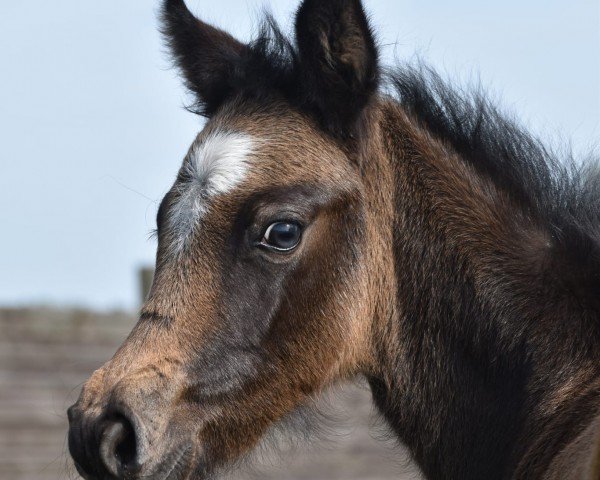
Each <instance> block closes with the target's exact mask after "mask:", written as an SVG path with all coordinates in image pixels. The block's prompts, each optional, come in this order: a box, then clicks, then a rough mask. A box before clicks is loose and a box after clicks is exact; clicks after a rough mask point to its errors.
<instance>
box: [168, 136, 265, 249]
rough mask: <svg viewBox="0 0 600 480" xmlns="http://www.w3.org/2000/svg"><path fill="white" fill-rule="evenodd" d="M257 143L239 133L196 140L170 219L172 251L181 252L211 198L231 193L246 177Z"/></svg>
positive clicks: (185, 164)
mask: <svg viewBox="0 0 600 480" xmlns="http://www.w3.org/2000/svg"><path fill="white" fill-rule="evenodd" d="M254 143H255V142H254V141H253V139H252V137H250V136H249V135H246V134H243V133H238V132H227V131H217V132H214V133H212V134H210V135H209V136H208V137H206V138H205V139H203V140H197V141H196V142H195V143H194V144H193V145H192V148H191V149H190V152H189V154H188V156H187V158H186V159H185V161H184V165H183V172H184V177H185V178H186V180H185V181H183V182H180V183H179V184H178V185H177V190H178V193H179V199H178V200H177V203H176V204H174V205H173V207H172V209H171V212H170V216H169V230H170V233H171V242H172V245H171V248H172V249H173V250H174V251H175V252H179V251H181V250H182V249H183V248H184V247H185V245H186V242H187V241H188V239H189V238H190V236H191V234H192V233H193V231H194V228H195V226H196V225H197V224H198V222H199V221H200V219H201V218H202V216H203V215H204V214H205V213H206V211H207V210H208V204H209V201H210V199H211V198H213V197H215V196H217V195H223V194H225V193H227V192H230V191H231V190H232V189H233V188H234V187H235V186H236V185H238V184H239V183H240V182H241V181H242V180H243V179H244V178H245V176H246V172H247V171H248V167H249V161H250V157H251V155H252V153H253V151H254Z"/></svg>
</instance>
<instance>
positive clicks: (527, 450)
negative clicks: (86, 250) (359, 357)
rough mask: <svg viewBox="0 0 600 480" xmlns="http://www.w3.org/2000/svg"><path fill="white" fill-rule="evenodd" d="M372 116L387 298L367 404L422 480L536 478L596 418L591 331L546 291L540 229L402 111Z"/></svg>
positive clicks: (598, 387)
mask: <svg viewBox="0 0 600 480" xmlns="http://www.w3.org/2000/svg"><path fill="white" fill-rule="evenodd" d="M380 114H381V121H380V124H379V126H380V128H381V130H380V135H379V137H380V138H381V142H382V143H383V145H382V146H381V148H380V149H379V151H384V152H386V154H385V155H384V158H379V159H377V160H376V161H377V163H378V164H379V165H378V167H377V168H371V170H372V171H373V172H378V173H379V175H380V176H381V175H383V177H384V181H382V182H375V183H377V188H378V189H379V191H380V192H379V193H378V194H377V195H376V196H377V197H378V198H388V199H389V198H393V202H392V203H393V208H394V209H395V214H394V216H393V218H394V221H393V222H391V224H393V229H392V231H391V232H390V234H389V236H390V238H391V245H392V246H391V249H392V250H391V251H390V255H391V256H393V259H394V262H393V269H394V273H393V275H394V279H393V285H394V288H393V289H392V290H390V291H393V292H395V294H391V295H389V296H388V298H386V302H387V303H386V305H385V307H382V308H381V310H383V311H385V312H387V313H390V312H392V313H393V314H391V315H386V316H385V318H384V319H383V320H381V322H382V323H385V325H383V327H382V329H381V331H385V332H386V333H385V335H383V334H382V335H380V337H379V338H378V339H377V341H376V342H375V345H376V346H375V347H374V350H375V352H376V353H375V355H376V363H377V365H378V370H376V371H375V373H374V374H373V375H372V376H371V379H370V381H371V386H372V389H373V395H374V399H375V401H376V403H377V405H378V408H379V409H380V410H381V412H382V413H383V415H384V416H385V417H386V419H387V420H388V422H389V423H390V425H391V427H392V428H393V429H394V431H395V432H396V433H397V435H398V436H399V437H400V439H401V440H402V441H403V442H404V443H406V444H407V446H408V447H409V448H410V449H411V451H412V453H413V455H414V457H415V460H416V461H417V463H419V465H420V467H421V469H422V470H423V472H424V474H425V475H426V477H427V478H429V479H438V478H440V479H442V478H443V479H461V480H464V479H481V478H486V479H504V478H540V477H541V476H542V475H543V472H544V471H545V470H546V469H547V467H548V465H550V463H551V462H552V459H553V458H554V457H555V456H556V455H557V453H558V452H559V451H560V450H561V449H562V447H563V446H564V445H565V443H567V442H569V441H571V440H572V439H573V438H575V437H576V436H577V435H578V434H579V433H580V431H581V429H582V426H585V424H586V422H587V421H591V419H592V417H593V416H594V414H595V411H596V409H597V406H598V398H600V395H599V393H600V382H599V379H600V370H599V365H600V362H599V361H598V360H599V358H598V352H599V351H600V342H599V341H598V339H599V337H598V335H597V330H595V331H594V335H590V331H588V332H587V333H586V331H585V328H583V327H582V326H581V325H579V324H577V318H578V317H581V315H580V313H581V312H580V311H577V308H576V307H574V306H573V305H574V302H572V301H571V300H570V299H568V298H567V299H565V295H566V293H568V292H560V291H557V290H556V289H555V288H554V287H555V286H550V287H548V286H547V285H545V284H544V282H545V281H546V278H545V277H544V275H543V272H541V271H540V268H541V267H540V254H539V252H540V251H541V250H543V248H544V246H545V245H546V243H547V242H548V239H547V238H546V232H545V231H544V230H543V229H542V228H540V227H539V225H538V224H537V223H536V222H534V221H532V220H531V219H530V218H529V217H528V216H527V215H524V214H523V213H522V212H520V211H518V209H517V206H516V205H515V202H514V201H513V200H512V199H511V198H510V197H509V196H508V195H507V194H506V193H505V192H504V191H502V189H501V188H496V187H495V186H494V184H493V183H491V181H490V180H489V179H486V178H484V177H483V176H481V175H479V174H478V173H477V172H476V169H474V168H473V166H472V165H469V164H468V163H467V162H465V161H463V160H462V159H461V158H459V157H458V156H457V155H456V154H454V153H453V152H452V151H450V150H449V149H447V148H446V147H444V146H443V145H442V144H441V143H440V142H437V141H436V140H435V139H433V138H432V137H431V136H429V135H428V134H426V133H425V132H424V131H422V130H421V129H420V128H419V127H417V126H416V125H414V124H413V122H412V121H411V120H410V118H409V117H408V116H407V115H406V114H405V113H404V112H403V111H402V109H401V108H400V107H399V106H397V105H393V104H386V105H385V106H383V107H382V109H381V112H380ZM372 161H375V159H373V160H372ZM381 162H383V165H384V166H382V165H381ZM367 170H369V169H368V168H367ZM382 172H386V173H384V174H382ZM390 172H391V173H390ZM390 178H391V179H393V184H391V183H390V182H389V179H390ZM386 179H387V180H386ZM386 182H387V183H386ZM382 185H384V187H383V188H382ZM386 185H387V187H388V188H389V190H388V191H387V194H386V192H385V186H386ZM381 191H383V193H381ZM374 195H375V194H374ZM556 288H559V287H558V286H556ZM575 303H576V302H575ZM557 309H558V310H557ZM556 311H560V312H564V313H563V314H562V315H561V316H559V317H557V316H556ZM594 320H595V321H596V322H597V318H596V317H594ZM580 327H581V328H580ZM529 459H531V461H530V460H529Z"/></svg>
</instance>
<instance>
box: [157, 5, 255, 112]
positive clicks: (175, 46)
mask: <svg viewBox="0 0 600 480" xmlns="http://www.w3.org/2000/svg"><path fill="white" fill-rule="evenodd" d="M162 32H163V35H164V36H165V38H166V40H167V44H168V46H169V47H170V49H171V52H172V54H173V57H174V59H175V62H176V64H177V66H178V67H179V69H180V70H181V72H182V74H183V77H184V79H185V83H186V86H187V87H188V88H189V89H190V91H191V92H193V93H194V95H195V96H196V100H197V106H198V109H197V110H198V113H200V114H202V115H207V116H208V115H212V114H213V113H214V112H215V111H216V110H217V109H218V108H219V106H220V105H221V104H222V103H223V102H224V101H225V100H226V99H227V98H228V97H229V96H231V95H232V94H233V93H234V91H235V90H236V85H239V84H240V79H239V77H240V75H242V72H240V66H241V64H242V59H243V56H244V53H245V51H246V50H247V48H248V47H247V46H246V45H244V44H243V43H241V42H239V41H238V40H236V39H235V38H233V37H232V36H231V35H229V34H228V33H226V32H224V31H223V30H220V29H218V28H215V27H213V26H211V25H208V24H207V23H204V22H202V21H201V20H199V19H197V18H196V17H195V16H194V15H193V14H192V13H191V12H190V11H189V10H188V8H187V7H186V5H185V2H184V0H165V2H164V4H163V11H162Z"/></svg>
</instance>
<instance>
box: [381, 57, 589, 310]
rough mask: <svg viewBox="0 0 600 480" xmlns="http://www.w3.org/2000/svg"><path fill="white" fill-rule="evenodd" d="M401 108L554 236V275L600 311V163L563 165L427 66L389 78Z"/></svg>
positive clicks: (485, 101) (482, 100)
mask: <svg viewBox="0 0 600 480" xmlns="http://www.w3.org/2000/svg"><path fill="white" fill-rule="evenodd" d="M389 84H390V85H391V86H392V87H393V90H394V91H395V94H396V97H397V99H398V101H399V102H400V104H401V105H402V106H403V107H404V109H406V111H407V112H408V113H409V114H411V115H412V116H413V117H414V118H415V119H416V121H417V122H418V123H419V124H420V125H421V126H422V127H423V128H424V129H426V130H427V131H428V132H429V133H431V134H432V135H433V136H434V137H436V138H438V139H439V140H440V141H442V142H443V143H444V144H445V145H447V146H449V147H450V148H451V149H452V150H453V151H455V152H457V153H458V154H459V155H460V156H461V157H462V158H463V159H465V160H466V161H468V162H469V163H470V164H471V165H472V166H473V167H474V168H475V169H476V170H477V171H478V172H479V173H480V174H481V175H485V176H486V177H488V178H489V179H490V180H491V181H492V182H493V183H494V184H495V185H497V186H498V187H499V188H501V189H503V190H504V191H505V192H506V193H508V194H509V196H510V197H511V198H513V200H514V201H515V204H517V205H519V207H520V208H521V209H522V210H523V212H524V213H525V214H527V215H529V216H530V217H531V218H532V219H533V220H534V221H535V222H537V223H538V224H539V225H540V226H542V227H543V228H545V229H547V231H549V232H550V234H551V237H552V240H553V244H552V245H551V247H552V250H551V251H552V252H553V253H554V257H555V258H557V259H558V264H557V265H552V266H551V268H550V270H552V267H559V268H557V269H555V271H554V274H555V275H556V276H559V277H561V281H563V282H565V283H566V284H567V285H568V284H570V285H569V287H571V290H572V291H573V292H575V293H576V294H577V295H578V296H580V297H581V296H583V297H585V298H583V299H582V300H584V302H583V303H584V304H586V305H593V306H594V307H595V308H596V309H597V310H598V311H600V164H599V163H598V161H594V160H593V159H592V160H590V161H588V162H587V163H577V162H576V160H575V159H573V157H572V155H571V154H567V155H564V156H563V158H561V157H560V155H559V154H558V153H556V152H554V151H553V150H551V149H549V148H546V147H545V146H544V145H543V144H542V142H541V141H540V140H539V139H538V138H536V137H535V136H533V135H532V134H531V133H529V132H528V131H527V130H525V129H524V128H523V127H521V126H520V125H519V124H518V122H517V121H516V120H514V119H513V118H511V117H510V116H508V115H506V114H503V113H502V112H501V111H500V110H499V109H498V107H497V106H496V105H494V103H493V102H491V101H490V100H489V98H488V97H487V96H486V95H485V93H484V92H482V91H481V89H473V90H472V91H471V92H468V91H467V92H465V91H461V90H459V89H457V88H454V87H452V86H451V85H450V84H449V83H447V82H445V81H444V80H442V78H441V77H440V76H439V75H438V74H437V73H436V72H435V71H434V70H433V69H432V68H430V67H427V66H424V65H422V64H421V65H416V66H415V65H405V66H400V67H396V68H395V69H394V70H392V71H391V73H390V74H389Z"/></svg>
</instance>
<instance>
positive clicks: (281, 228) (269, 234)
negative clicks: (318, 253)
mask: <svg viewBox="0 0 600 480" xmlns="http://www.w3.org/2000/svg"><path fill="white" fill-rule="evenodd" d="M301 237H302V227H300V225H298V224H297V223H293V222H276V223H272V224H271V225H269V228H267V230H266V231H265V234H264V236H263V239H262V241H261V242H260V244H261V245H262V246H264V247H267V248H270V249H272V250H276V251H278V252H288V251H290V250H293V249H294V248H296V247H297V246H298V244H299V243H300V239H301Z"/></svg>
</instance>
